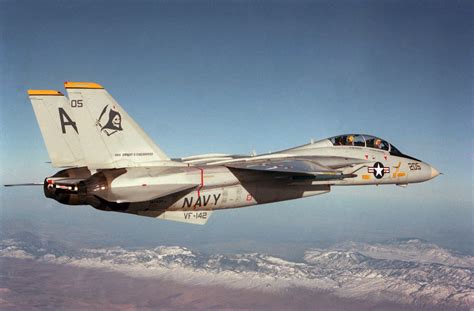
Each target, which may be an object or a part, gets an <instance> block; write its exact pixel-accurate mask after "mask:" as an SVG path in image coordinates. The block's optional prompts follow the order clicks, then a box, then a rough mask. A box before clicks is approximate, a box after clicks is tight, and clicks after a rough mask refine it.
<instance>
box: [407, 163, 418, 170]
mask: <svg viewBox="0 0 474 311" xmlns="http://www.w3.org/2000/svg"><path fill="white" fill-rule="evenodd" d="M408 167H409V168H410V170H411V171H420V170H421V165H420V163H416V162H414V163H408Z"/></svg>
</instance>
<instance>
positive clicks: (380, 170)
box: [367, 162, 390, 179]
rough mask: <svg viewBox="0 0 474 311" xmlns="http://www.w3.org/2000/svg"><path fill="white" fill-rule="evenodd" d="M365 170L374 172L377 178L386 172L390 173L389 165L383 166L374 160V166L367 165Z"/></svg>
mask: <svg viewBox="0 0 474 311" xmlns="http://www.w3.org/2000/svg"><path fill="white" fill-rule="evenodd" d="M367 171H368V172H369V173H372V174H374V177H375V178H377V179H380V178H382V177H383V176H384V175H385V174H386V173H390V167H384V166H383V164H382V163H380V162H375V164H374V166H372V167H368V168H367Z"/></svg>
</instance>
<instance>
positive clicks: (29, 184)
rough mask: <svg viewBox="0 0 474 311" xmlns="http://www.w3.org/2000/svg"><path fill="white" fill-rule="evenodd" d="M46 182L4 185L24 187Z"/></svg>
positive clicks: (40, 184)
mask: <svg viewBox="0 0 474 311" xmlns="http://www.w3.org/2000/svg"><path fill="white" fill-rule="evenodd" d="M42 185H44V183H42V182H30V183H24V184H8V185H3V186H4V187H24V186H42Z"/></svg>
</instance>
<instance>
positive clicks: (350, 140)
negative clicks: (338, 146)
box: [347, 135, 354, 143]
mask: <svg viewBox="0 0 474 311" xmlns="http://www.w3.org/2000/svg"><path fill="white" fill-rule="evenodd" d="M347 142H348V143H353V142H354V136H352V135H349V136H347Z"/></svg>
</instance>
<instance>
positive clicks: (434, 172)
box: [431, 167, 439, 178]
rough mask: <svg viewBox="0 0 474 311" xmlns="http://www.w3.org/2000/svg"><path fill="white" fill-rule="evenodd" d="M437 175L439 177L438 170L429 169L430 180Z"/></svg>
mask: <svg viewBox="0 0 474 311" xmlns="http://www.w3.org/2000/svg"><path fill="white" fill-rule="evenodd" d="M438 175H439V172H438V170H437V169H435V168H434V167H431V178H435V177H436V176H438Z"/></svg>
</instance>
